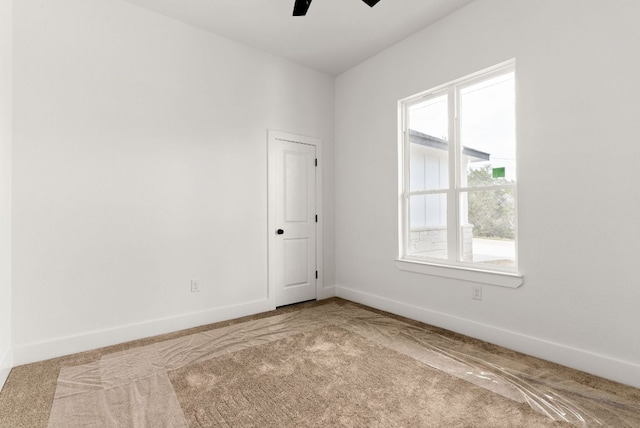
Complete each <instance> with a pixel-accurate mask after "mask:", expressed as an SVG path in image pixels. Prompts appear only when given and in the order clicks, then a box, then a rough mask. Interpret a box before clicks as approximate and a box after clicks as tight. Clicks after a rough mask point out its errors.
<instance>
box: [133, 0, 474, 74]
mask: <svg viewBox="0 0 640 428" xmlns="http://www.w3.org/2000/svg"><path fill="white" fill-rule="evenodd" d="M126 1H128V2H129V3H133V4H136V5H138V6H141V7H144V8H146V9H149V10H153V11H156V12H159V13H161V14H163V15H166V16H169V17H172V18H175V19H178V20H180V21H183V22H185V23H188V24H191V25H194V26H196V27H200V28H202V29H205V30H208V31H211V32H212V33H216V34H218V35H221V36H224V37H227V38H229V39H233V40H236V41H238V42H241V43H244V44H246V45H249V46H253V47H255V48H258V49H260V50H263V51H267V52H270V53H273V54H275V55H278V56H281V57H284V58H287V59H289V60H291V61H294V62H296V63H299V64H302V65H305V66H308V67H311V68H313V69H316V70H319V71H322V72H325V73H329V74H332V75H338V74H340V73H342V72H344V71H346V70H348V69H349V68H351V67H353V66H354V65H356V64H359V63H360V62H362V61H364V60H366V59H367V58H369V57H371V56H373V55H375V54H376V53H378V52H380V51H381V50H383V49H385V48H387V47H389V46H391V45H393V44H395V43H397V42H399V41H400V40H402V39H404V38H406V37H407V36H409V35H411V34H413V33H415V32H416V31H418V30H420V29H422V28H424V27H426V26H427V25H429V24H431V23H433V22H435V21H437V20H438V19H440V18H442V17H444V16H446V15H448V14H450V13H451V12H453V11H455V10H457V9H459V8H461V7H463V6H465V5H467V4H469V3H471V2H472V1H473V0H381V1H380V3H378V4H377V5H376V6H375V7H373V8H370V7H369V6H367V5H366V4H365V3H364V2H362V1H361V0H313V3H311V7H310V8H309V12H308V14H307V16H299V17H293V16H291V15H292V11H293V3H294V0H126Z"/></svg>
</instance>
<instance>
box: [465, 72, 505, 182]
mask: <svg viewBox="0 0 640 428" xmlns="http://www.w3.org/2000/svg"><path fill="white" fill-rule="evenodd" d="M514 77H515V75H514V73H513V72H512V73H508V74H504V75H500V76H497V77H492V78H489V79H487V80H484V81H482V82H480V83H476V84H474V85H471V86H467V87H465V88H463V89H461V90H460V134H461V135H460V140H461V141H460V142H461V147H460V150H462V153H461V157H460V159H461V165H460V171H461V175H462V177H461V187H467V186H468V187H475V186H487V185H492V184H504V183H506V182H510V183H513V182H515V180H516V139H515V138H516V137H515V84H514Z"/></svg>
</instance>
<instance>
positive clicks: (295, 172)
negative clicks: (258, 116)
mask: <svg viewBox="0 0 640 428" xmlns="http://www.w3.org/2000/svg"><path fill="white" fill-rule="evenodd" d="M315 159H316V148H315V146H314V145H311V144H304V143H301V142H295V140H293V139H292V138H286V139H283V138H276V137H273V136H271V134H270V137H269V201H270V205H271V207H270V209H269V227H270V229H271V230H269V281H270V283H271V284H270V289H271V290H273V292H274V293H275V303H276V306H283V305H289V304H292V303H297V302H302V301H306V300H312V299H315V298H316V269H317V268H316V266H317V265H316V256H317V254H316V252H317V249H316V164H315Z"/></svg>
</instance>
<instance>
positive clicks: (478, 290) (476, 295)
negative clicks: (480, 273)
mask: <svg viewBox="0 0 640 428" xmlns="http://www.w3.org/2000/svg"><path fill="white" fill-rule="evenodd" d="M471 298H472V299H473V300H482V287H480V286H479V285H474V286H473V287H472V288H471Z"/></svg>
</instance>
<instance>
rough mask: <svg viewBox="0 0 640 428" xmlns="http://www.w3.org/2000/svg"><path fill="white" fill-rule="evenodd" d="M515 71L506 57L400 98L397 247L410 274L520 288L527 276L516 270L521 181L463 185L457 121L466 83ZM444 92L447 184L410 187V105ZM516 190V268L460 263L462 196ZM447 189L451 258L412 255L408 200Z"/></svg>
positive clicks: (401, 264) (399, 262)
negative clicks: (447, 141) (454, 78)
mask: <svg viewBox="0 0 640 428" xmlns="http://www.w3.org/2000/svg"><path fill="white" fill-rule="evenodd" d="M510 72H515V61H513V60H512V61H508V62H505V63H502V64H499V65H497V66H495V67H491V68H489V69H485V70H482V71H480V72H478V73H474V74H472V75H470V76H466V77H464V78H461V79H458V80H455V81H453V82H449V83H446V84H444V85H440V86H438V87H436V88H433V89H430V90H428V91H425V92H422V93H419V94H416V95H413V96H411V97H408V98H405V99H402V100H400V101H399V102H398V112H399V118H398V119H399V120H398V124H399V137H398V142H399V143H398V162H399V165H398V166H399V168H398V170H399V179H398V183H399V201H398V210H399V213H398V220H399V221H398V229H399V230H398V236H399V240H398V241H399V248H398V258H397V260H396V266H397V267H398V269H401V270H406V271H410V272H417V273H423V274H427V275H435V276H440V277H447V278H454V279H460V280H465V281H470V282H476V283H482V284H491V285H498V286H503V287H511V288H516V287H519V286H520V285H522V283H523V275H522V274H521V273H520V272H519V271H518V269H517V261H518V225H517V217H518V216H517V205H518V203H517V180H516V184H501V185H493V186H483V187H461V186H460V184H461V183H460V181H461V170H460V169H461V167H460V163H461V159H460V157H461V153H462V151H461V147H460V146H461V143H460V138H459V136H460V123H459V120H458V118H459V101H458V100H459V96H460V95H459V94H460V91H461V90H462V89H464V88H465V87H467V86H470V85H474V84H476V83H478V82H480V81H483V80H486V79H490V78H492V77H496V76H499V75H502V74H506V73H510ZM444 94H446V95H447V97H448V100H449V102H448V108H449V114H448V117H449V187H448V188H447V189H444V190H443V189H439V190H424V191H413V192H412V191H410V188H409V182H410V181H409V180H410V177H409V163H410V151H409V133H408V113H407V112H408V109H409V108H410V107H411V106H412V105H414V104H416V103H420V102H423V101H425V100H426V99H429V98H435V97H438V96H442V95H444ZM505 188H509V189H514V190H515V192H516V225H515V230H516V238H515V247H516V254H515V260H516V267H513V268H511V267H500V266H492V265H487V264H479V263H471V262H463V261H460V255H459V254H460V246H461V245H462V244H461V241H460V240H461V237H460V218H461V216H460V212H459V211H460V207H459V205H460V195H461V193H463V192H467V191H480V190H498V189H505ZM439 193H446V195H447V225H448V226H447V230H448V235H447V248H448V252H449V255H448V259H446V260H445V259H442V260H441V259H428V258H424V257H415V256H413V257H412V256H410V255H408V241H409V198H410V196H412V195H423V194H424V195H429V194H439Z"/></svg>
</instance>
